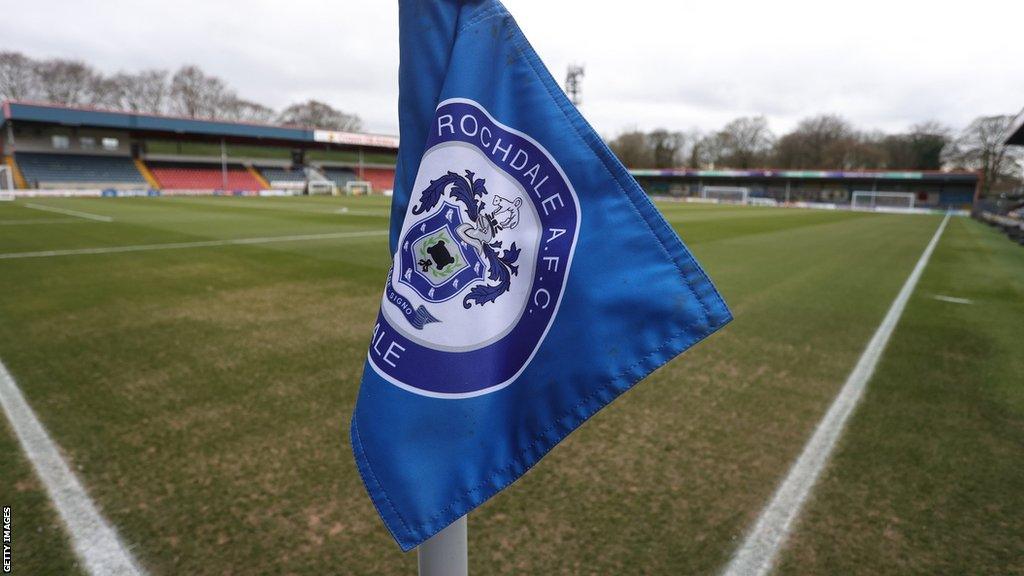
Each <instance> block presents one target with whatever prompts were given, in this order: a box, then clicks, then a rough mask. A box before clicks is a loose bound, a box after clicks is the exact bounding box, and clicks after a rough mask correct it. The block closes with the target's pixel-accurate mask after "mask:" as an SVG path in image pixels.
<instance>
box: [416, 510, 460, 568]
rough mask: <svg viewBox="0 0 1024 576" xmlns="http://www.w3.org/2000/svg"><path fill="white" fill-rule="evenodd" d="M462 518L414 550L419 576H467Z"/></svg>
mask: <svg viewBox="0 0 1024 576" xmlns="http://www.w3.org/2000/svg"><path fill="white" fill-rule="evenodd" d="M466 533H467V531H466V517H465V516H463V517H461V518H459V519H458V520H456V521H455V522H453V523H452V524H451V525H449V526H448V527H447V528H445V529H444V530H441V531H440V532H438V533H437V534H434V536H433V537H431V538H430V540H427V541H426V542H424V543H423V544H420V545H419V547H418V548H417V549H416V554H417V557H418V560H419V571H420V575H419V576H468V575H469V552H468V549H469V547H468V545H467V543H466V540H467V539H466Z"/></svg>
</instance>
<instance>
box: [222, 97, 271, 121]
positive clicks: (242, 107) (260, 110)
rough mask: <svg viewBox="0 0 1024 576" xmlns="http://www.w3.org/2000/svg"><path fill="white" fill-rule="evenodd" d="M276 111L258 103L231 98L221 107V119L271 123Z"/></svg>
mask: <svg viewBox="0 0 1024 576" xmlns="http://www.w3.org/2000/svg"><path fill="white" fill-rule="evenodd" d="M274 114H275V113H274V110H273V109H272V108H269V107H267V106H264V105H263V104H260V103H258V102H252V101H250V100H244V99H242V98H231V99H229V100H227V101H225V102H224V103H223V104H222V105H221V114H220V119H222V120H232V121H236V122H270V121H271V120H273V119H274Z"/></svg>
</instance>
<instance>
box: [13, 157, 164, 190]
mask: <svg viewBox="0 0 1024 576" xmlns="http://www.w3.org/2000/svg"><path fill="white" fill-rule="evenodd" d="M14 158H15V160H16V161H17V162H18V167H19V168H20V169H21V173H22V175H23V176H24V177H25V181H26V182H27V183H28V184H29V185H30V186H38V185H39V184H40V183H41V182H68V183H71V182H75V183H91V182H95V183H125V184H139V185H140V186H143V187H145V186H147V182H146V179H145V178H144V177H143V176H142V174H140V173H139V170H138V168H136V167H135V162H134V161H132V159H131V158H128V157H125V156H85V155H80V154H49V153H38V152H16V153H15V154H14Z"/></svg>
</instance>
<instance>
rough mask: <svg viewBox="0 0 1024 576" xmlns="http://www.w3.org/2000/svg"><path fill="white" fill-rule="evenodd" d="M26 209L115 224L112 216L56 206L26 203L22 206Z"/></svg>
mask: <svg viewBox="0 0 1024 576" xmlns="http://www.w3.org/2000/svg"><path fill="white" fill-rule="evenodd" d="M22 206H24V207H25V208H31V209H33V210H42V211H44V212H56V213H57V214H67V215H68V216H77V217H79V218H85V219H87V220H95V221H97V222H113V221H114V219H113V218H111V217H110V216H101V215H99V214H90V213H89V212H79V211H78V210H68V209H67V208H57V207H56V206H44V205H42V204H33V203H31V202H26V203H24V204H22Z"/></svg>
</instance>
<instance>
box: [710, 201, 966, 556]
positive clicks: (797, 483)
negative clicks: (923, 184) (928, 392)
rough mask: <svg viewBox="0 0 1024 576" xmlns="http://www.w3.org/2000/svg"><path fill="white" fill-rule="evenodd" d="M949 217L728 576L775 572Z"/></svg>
mask: <svg viewBox="0 0 1024 576" xmlns="http://www.w3.org/2000/svg"><path fill="white" fill-rule="evenodd" d="M947 222H949V213H948V212H947V213H946V216H945V218H943V219H942V223H941V224H939V227H938V229H937V230H936V231H935V234H934V235H933V236H932V239H931V241H929V242H928V245H927V246H926V247H925V249H924V252H923V253H922V254H921V258H920V259H919V260H918V261H917V265H915V266H914V269H913V271H911V272H910V276H908V277H907V280H906V282H904V283H903V287H902V288H901V289H900V291H899V294H897V295H896V299H895V300H893V302H892V305H891V306H889V311H888V312H887V313H886V314H885V318H883V319H882V323H881V324H879V326H878V328H877V329H876V330H875V333H874V335H873V336H872V337H871V340H870V341H869V342H868V345H867V347H866V348H865V349H864V352H863V353H862V354H861V356H860V359H859V360H857V364H856V366H854V368H853V371H852V372H850V375H849V376H848V377H847V379H846V383H845V384H843V387H842V388H841V389H840V391H839V395H838V396H836V398H835V400H833V402H832V405H831V406H830V407H829V409H828V412H826V413H825V416H824V418H822V419H821V422H819V423H818V427H817V428H816V429H815V430H814V434H813V435H812V436H811V438H810V440H808V441H807V444H806V445H805V446H804V449H803V452H801V453H800V457H799V458H797V460H796V462H795V463H794V464H793V467H792V468H790V470H789V473H788V474H787V475H786V478H785V480H783V481H782V484H780V485H779V487H778V488H776V490H775V494H773V495H772V499H771V501H770V502H769V503H768V505H767V506H765V508H764V509H763V510H762V511H761V515H760V516H759V517H758V519H757V522H756V523H755V524H754V527H753V528H752V529H751V530H750V532H749V533H748V534H747V536H746V538H745V539H744V541H743V544H742V545H741V546H740V547H739V549H737V550H736V552H735V554H734V555H733V557H732V559H731V560H730V562H729V565H728V566H726V568H725V570H724V571H723V572H722V574H723V575H724V576H765V575H767V574H769V573H770V572H771V571H772V568H773V566H774V564H775V560H776V558H777V557H778V555H779V551H780V550H781V549H782V547H783V546H784V545H785V544H786V541H787V540H788V538H789V534H790V531H791V530H792V528H793V524H794V522H795V521H796V519H797V518H798V517H799V516H800V512H801V510H802V509H803V506H804V504H805V503H806V501H807V497H808V496H809V495H810V494H811V489H812V488H814V485H815V483H816V482H817V481H818V477H819V476H820V475H821V472H822V470H824V468H825V465H826V464H827V463H828V460H829V457H830V456H831V455H832V451H833V450H834V449H835V447H836V444H837V443H838V441H839V438H840V436H842V433H843V429H844V428H845V427H846V423H847V421H848V420H849V418H850V415H851V414H852V413H853V410H854V408H856V407H857V403H858V402H859V401H860V399H861V396H863V394H864V389H865V388H866V387H867V383H868V380H870V379H871V376H872V374H874V372H875V367H877V366H878V362H879V360H880V359H881V358H882V352H884V351H885V346H886V344H887V343H888V342H889V337H890V336H892V333H893V331H894V330H895V328H896V324H897V323H898V322H899V319H900V316H902V315H903V310H904V308H906V306H907V301H908V300H910V296H911V294H913V292H914V287H915V286H917V281H918V280H919V279H920V278H921V274H922V273H923V272H924V269H925V266H927V265H928V260H929V259H930V258H931V255H932V252H933V251H934V250H935V246H936V245H937V244H938V243H939V238H940V237H941V236H942V232H943V230H945V229H946V223H947Z"/></svg>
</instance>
